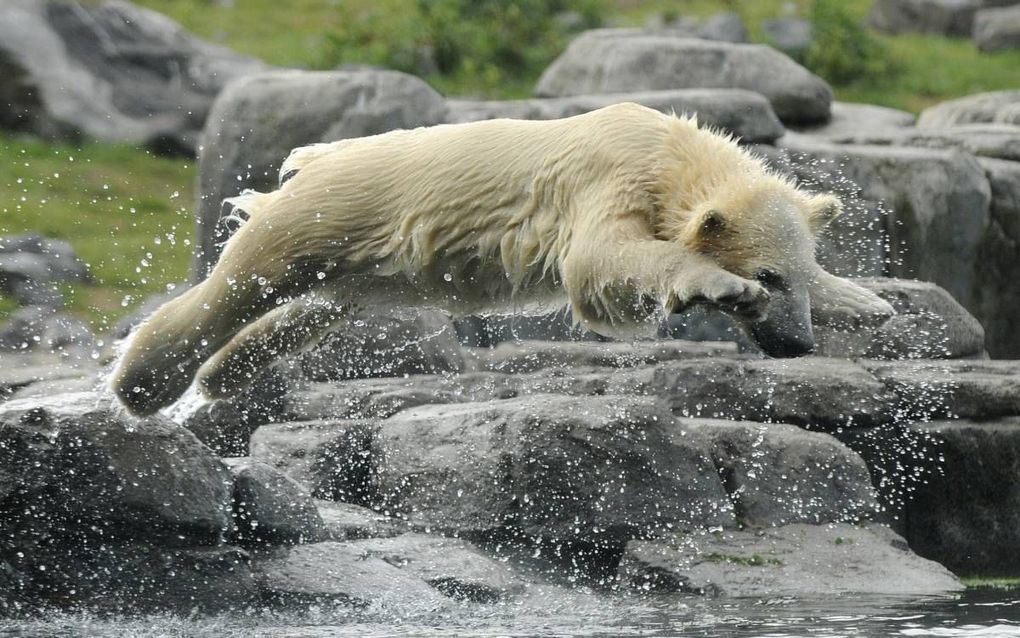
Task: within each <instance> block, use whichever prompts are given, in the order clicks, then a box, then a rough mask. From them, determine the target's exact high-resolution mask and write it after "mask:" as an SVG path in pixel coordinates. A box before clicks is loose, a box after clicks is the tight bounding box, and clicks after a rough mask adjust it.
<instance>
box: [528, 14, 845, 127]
mask: <svg viewBox="0 0 1020 638" xmlns="http://www.w3.org/2000/svg"><path fill="white" fill-rule="evenodd" d="M684 88H733V89H748V90H751V91H756V92H758V93H761V94H762V95H764V96H765V97H766V98H768V100H769V102H771V103H772V108H773V109H774V110H775V112H776V114H777V115H778V116H779V119H781V120H782V121H783V122H787V123H810V122H824V121H826V120H828V119H829V104H830V103H831V101H832V90H831V89H830V88H829V87H828V85H826V84H825V82H823V81H822V80H821V79H819V78H818V77H817V76H815V75H813V74H811V73H810V72H809V71H807V70H806V69H804V68H803V67H801V66H800V65H798V64H797V63H796V62H794V61H793V60H791V59H789V58H788V57H786V56H785V55H783V54H782V53H779V52H778V51H776V50H774V49H772V48H770V47H767V46H762V45H749V44H731V43H723V42H711V41H708V40H698V39H688V38H678V37H670V36H668V35H662V34H656V35H650V34H648V33H645V32H642V31H640V30H635V29H599V30H594V31H588V32H585V33H583V34H581V35H580V36H579V37H577V38H576V39H575V40H574V41H573V42H571V44H570V46H569V47H568V48H567V50H566V51H565V52H564V53H563V54H562V55H561V56H560V57H559V58H557V59H556V61H554V62H553V63H552V65H551V66H550V67H549V68H548V69H546V70H545V72H544V73H543V74H542V77H541V78H540V79H539V81H538V85H537V86H536V88H535V94H536V95H537V96H539V97H563V96H568V95H584V94H590V93H629V92H632V91H661V90H670V89H684Z"/></svg>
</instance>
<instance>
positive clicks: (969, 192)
mask: <svg viewBox="0 0 1020 638" xmlns="http://www.w3.org/2000/svg"><path fill="white" fill-rule="evenodd" d="M783 142H784V146H785V148H786V150H787V152H788V153H789V164H788V165H787V166H786V167H785V168H786V169H787V170H789V171H790V172H792V173H793V174H794V175H796V176H797V177H798V178H801V179H803V180H806V181H807V182H808V183H811V184H815V185H817V186H819V187H822V188H826V189H834V190H836V191H837V192H842V191H847V194H848V195H850V196H853V194H854V188H852V187H856V188H857V189H859V195H856V196H857V197H859V198H862V199H864V200H868V201H871V202H882V203H883V204H884V207H885V211H887V215H885V216H884V219H883V220H882V221H883V223H881V224H880V225H877V226H876V225H874V223H873V221H872V219H871V217H870V215H869V214H867V210H868V209H867V207H865V209H864V212H862V213H858V211H857V210H855V208H851V210H850V214H849V215H847V216H846V217H847V219H846V220H837V222H836V223H837V224H857V225H858V226H859V229H858V231H859V232H860V233H862V234H863V237H862V239H861V240H860V241H862V242H863V243H864V245H866V246H868V247H875V246H878V247H882V246H888V253H887V254H886V255H885V257H886V259H887V260H888V265H887V268H888V272H887V273H885V274H891V275H893V276H896V277H905V278H911V279H914V278H916V279H922V280H925V281H931V282H934V283H937V284H938V285H940V286H942V287H943V288H945V289H946V290H947V291H948V292H949V294H951V295H952V296H953V297H954V298H955V299H956V300H957V301H959V302H960V303H961V304H962V305H963V306H964V307H965V308H967V309H969V310H970V311H971V312H975V313H976V314H977V313H978V311H979V308H978V307H977V303H976V300H977V290H978V289H979V288H980V287H981V286H982V285H983V283H984V282H982V281H980V280H979V278H978V274H977V264H978V261H979V254H980V252H981V245H982V242H983V241H984V237H985V233H986V231H987V228H988V223H989V219H990V210H989V207H990V202H991V191H990V187H989V184H988V180H987V178H986V177H985V172H984V170H983V169H982V168H981V165H980V164H978V162H977V160H975V159H974V158H973V157H972V156H971V155H969V154H965V153H961V152H958V151H945V150H930V149H915V148H901V147H879V146H860V145H835V144H828V143H823V142H819V141H817V140H813V139H808V138H806V137H796V138H784V139H783ZM819 166H822V167H825V166H828V167H836V166H838V167H839V169H840V170H839V172H838V173H837V172H826V171H825V170H824V168H823V169H821V170H820V169H819ZM830 170H831V169H830ZM847 181H849V184H848V183H847ZM834 232H835V233H837V234H836V236H837V237H838V236H839V234H838V233H839V232H840V228H839V227H838V226H837V228H836V229H835V231H834ZM835 250H836V251H837V252H839V251H840V250H842V249H840V248H838V247H835ZM822 261H823V263H824V262H825V259H824V258H823V259H822ZM848 265H849V264H845V265H844V267H846V266H848ZM835 270H837V272H838V271H839V270H840V269H835ZM870 271H871V264H869V263H867V262H865V263H863V264H861V271H859V272H858V273H853V272H850V273H848V272H840V273H839V274H844V275H853V274H872V273H871V272H870ZM977 318H978V319H979V320H981V319H983V318H984V317H982V316H980V315H978V317H977Z"/></svg>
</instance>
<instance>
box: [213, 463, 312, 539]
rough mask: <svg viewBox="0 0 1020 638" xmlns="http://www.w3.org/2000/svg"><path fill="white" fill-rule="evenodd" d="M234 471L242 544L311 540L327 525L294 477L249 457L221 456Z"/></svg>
mask: <svg viewBox="0 0 1020 638" xmlns="http://www.w3.org/2000/svg"><path fill="white" fill-rule="evenodd" d="M224 462H225V463H226V464H227V467H229V468H230V471H231V473H232V474H233V475H234V518H235V521H236V525H237V531H236V533H235V538H236V540H237V541H238V542H239V543H240V544H243V545H267V544H268V545H281V544H293V543H314V542H317V541H321V540H325V539H326V536H327V531H326V526H325V524H324V523H323V521H322V517H321V516H319V511H318V508H316V506H315V503H314V502H313V501H312V498H311V496H309V494H308V492H307V491H306V490H305V489H304V488H302V487H301V486H300V485H298V483H297V482H295V481H294V480H293V479H291V478H289V477H287V476H286V475H285V474H283V473H281V472H279V471H278V470H275V469H273V468H271V467H269V466H268V465H266V464H265V463H260V462H258V461H254V460H252V459H250V458H233V459H224Z"/></svg>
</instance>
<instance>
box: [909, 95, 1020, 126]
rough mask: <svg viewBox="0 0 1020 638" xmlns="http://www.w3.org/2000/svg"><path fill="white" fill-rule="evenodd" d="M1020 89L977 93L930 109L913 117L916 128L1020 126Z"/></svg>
mask: <svg viewBox="0 0 1020 638" xmlns="http://www.w3.org/2000/svg"><path fill="white" fill-rule="evenodd" d="M1018 105H1020V90H1013V91H993V92H990V93H977V94H975V95H968V96H966V97H961V98H958V99H955V100H949V101H947V102H942V103H939V104H936V105H935V106H930V107H928V108H926V109H925V110H924V111H922V112H921V115H920V116H919V117H918V118H917V126H918V127H920V128H945V127H948V126H957V125H960V124H985V123H990V122H1002V123H1005V124H1020V110H1018Z"/></svg>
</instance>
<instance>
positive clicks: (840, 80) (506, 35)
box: [0, 0, 1020, 325]
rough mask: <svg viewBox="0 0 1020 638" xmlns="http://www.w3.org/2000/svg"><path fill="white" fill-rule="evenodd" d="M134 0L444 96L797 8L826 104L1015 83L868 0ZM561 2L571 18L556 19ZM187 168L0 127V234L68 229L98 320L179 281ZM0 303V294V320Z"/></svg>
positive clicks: (939, 95)
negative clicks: (573, 57)
mask: <svg viewBox="0 0 1020 638" xmlns="http://www.w3.org/2000/svg"><path fill="white" fill-rule="evenodd" d="M87 1H98V0H87ZM136 1H137V2H138V3H139V4H141V5H144V6H148V7H149V8H152V9H155V10H157V11H160V12H162V13H165V14H167V15H169V16H170V17H172V18H173V19H175V20H177V21H179V22H181V23H182V24H183V25H184V26H185V27H186V28H187V29H189V30H191V31H192V32H194V33H196V34H197V35H199V36H200V37H203V38H205V39H207V40H210V41H212V42H216V43H219V44H222V45H224V46H227V47H230V48H232V49H234V50H236V51H239V52H241V53H245V54H248V55H253V56H257V57H260V58H262V59H264V60H266V61H268V62H269V63H271V64H274V65H278V66H285V67H303V68H316V69H321V68H332V67H336V66H339V65H343V64H373V65H380V66H391V67H394V68H399V69H403V70H407V71H411V72H415V73H419V74H421V75H423V76H425V77H426V78H427V80H428V81H429V82H430V83H432V85H433V86H435V87H436V88H437V89H438V90H439V91H441V92H443V93H445V94H448V95H476V96H486V97H492V98H519V97H525V96H527V95H529V94H530V91H531V87H532V86H533V85H534V82H535V81H536V80H537V78H538V75H539V74H540V73H541V72H542V70H543V69H544V68H545V67H546V65H547V64H548V63H549V62H550V61H551V60H552V59H553V58H555V56H556V55H558V54H559V52H560V51H561V50H562V49H563V48H564V47H566V45H567V43H568V42H569V40H570V37H571V36H572V33H571V32H570V31H571V29H578V28H587V27H590V26H594V25H596V24H599V23H600V22H601V23H606V24H613V25H620V26H625V25H643V24H646V23H647V21H648V20H649V19H650V18H652V17H654V16H662V17H665V18H666V19H674V18H677V17H679V16H682V15H691V16H698V17H705V16H708V15H711V14H713V13H716V12H718V11H720V10H729V11H735V12H737V13H738V14H740V16H741V17H742V18H743V20H744V23H745V24H746V25H747V26H748V28H749V30H750V33H751V38H752V39H753V40H756V41H761V40H762V34H761V33H760V31H759V28H758V25H759V24H760V23H761V21H762V20H766V19H769V18H774V17H777V16H782V15H795V16H801V17H805V18H810V19H811V20H812V22H813V24H814V28H815V30H816V32H818V33H820V34H822V35H821V37H819V38H818V45H816V46H814V47H812V49H810V50H809V51H808V52H806V53H805V55H804V60H803V62H804V63H805V64H806V65H807V66H809V67H810V68H812V69H813V70H814V71H815V72H817V73H819V74H820V75H821V76H822V77H824V78H826V79H827V80H828V81H829V82H831V83H832V84H833V86H834V89H835V91H836V96H837V99H840V100H845V101H852V102H869V103H873V104H882V105H886V106H892V107H897V108H903V109H907V110H910V111H914V112H917V111H920V110H921V109H923V108H925V107H927V106H929V105H931V104H933V103H936V102H939V101H942V100H945V99H950V98H954V97H959V96H961V95H966V94H970V93H976V92H980V91H991V90H997V89H1004V88H1017V86H1018V82H1020V76H1018V73H1017V69H1020V51H1011V52H1001V53H992V54H984V53H979V52H978V51H977V49H976V48H975V46H974V45H973V43H971V42H970V41H969V40H951V39H947V38H943V37H938V36H922V35H904V36H885V35H880V34H876V33H874V32H871V31H870V30H868V29H866V28H864V27H862V25H863V24H864V19H865V16H866V15H867V12H868V9H869V8H870V6H871V3H872V0H515V2H509V1H507V0H477V1H472V0H292V1H291V2H279V0H237V1H236V2H232V3H226V2H224V3H219V2H210V0H136ZM560 11H573V12H575V15H576V16H577V17H579V20H575V24H573V25H570V24H565V23H564V21H562V20H556V19H555V18H554V15H555V14H556V13H557V12H560ZM72 157H73V158H74V159H73V160H72V159H71V158H72ZM194 171H195V169H194V164H193V163H192V162H187V161H182V160H169V159H162V158H157V157H153V156H151V155H149V154H148V153H146V152H144V151H141V150H137V149H132V148H126V147H119V146H118V147H104V146H100V145H86V146H84V147H82V148H75V147H71V146H54V145H50V144H46V143H43V142H37V141H28V140H24V139H20V138H14V137H9V136H2V135H0V233H15V232H23V231H29V230H31V231H34V232H40V233H43V234H46V235H54V236H58V237H64V238H67V239H69V240H70V241H71V242H72V243H73V244H74V246H75V247H76V248H77V250H78V251H79V253H80V254H81V255H82V257H83V258H84V259H85V260H86V261H88V262H89V263H90V264H91V266H92V270H93V273H94V275H95V276H96V279H97V283H96V285H94V286H87V287H77V288H75V289H73V291H72V294H71V301H72V309H73V310H74V311H75V312H78V313H79V314H82V315H83V316H86V317H89V318H91V319H92V320H94V321H96V322H98V323H99V324H100V325H102V324H103V323H106V322H112V321H114V320H115V319H116V318H117V317H118V316H120V315H122V314H123V313H125V312H126V311H127V310H128V308H129V306H130V305H131V303H132V302H133V301H136V300H139V299H140V298H142V297H144V296H146V295H148V294H150V293H152V292H156V291H160V290H163V289H164V288H165V286H166V285H167V284H168V283H171V282H174V281H180V280H183V279H185V278H186V276H187V268H188V262H189V255H190V252H191V251H190V246H189V245H188V244H187V243H186V241H187V240H190V237H191V234H192V221H191V214H190V212H189V211H190V209H191V207H192V204H193V200H194V197H193V183H194V182H195V174H194ZM55 175H56V176H55ZM174 193H177V195H176V196H175V195H174ZM170 237H173V240H171V239H170ZM157 239H159V243H157V241H156V240H157ZM150 253H151V256H150ZM143 260H145V263H148V264H149V265H148V266H145V265H143ZM136 268H137V269H138V271H136ZM125 302H126V303H127V305H124V304H125ZM12 307H13V305H12V304H11V302H10V300H4V299H0V316H3V315H4V314H6V313H8V312H9V311H10V310H11V308H12Z"/></svg>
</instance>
